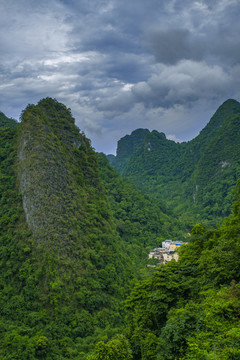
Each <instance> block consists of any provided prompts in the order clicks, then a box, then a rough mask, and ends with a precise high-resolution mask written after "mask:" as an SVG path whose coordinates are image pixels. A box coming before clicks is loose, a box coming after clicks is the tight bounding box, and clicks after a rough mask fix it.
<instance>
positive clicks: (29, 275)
mask: <svg viewBox="0 0 240 360" xmlns="http://www.w3.org/2000/svg"><path fill="white" fill-rule="evenodd" d="M0 133H1V168H0V175H1V177H0V179H1V188H0V189H1V205H0V208H1V214H0V215H1V217H0V219H1V226H0V250H1V262H0V267H1V277H0V289H1V296H0V309H1V310H0V315H1V321H0V331H1V336H0V337H1V349H0V357H1V358H3V359H7V358H9V359H10V358H11V359H35V358H36V359H38V358H44V359H45V358H46V359H57V358H61V359H65V358H67V359H69V358H71V357H72V356H73V354H74V353H75V352H77V353H78V354H81V352H82V351H83V350H84V349H83V348H84V346H88V345H86V344H85V345H84V341H83V339H85V338H86V337H88V336H92V337H93V338H94V336H95V335H94V332H95V331H96V329H102V330H103V329H104V328H106V327H107V326H109V325H110V324H111V327H114V326H116V325H117V324H119V323H120V322H121V321H120V318H121V316H120V313H119V312H120V303H121V299H122V297H123V290H122V289H123V285H124V286H125V287H126V289H127V284H128V283H129V281H130V278H131V276H132V275H131V270H130V269H129V266H130V265H128V264H129V263H130V262H129V260H128V258H127V257H126V255H125V254H124V252H123V244H122V243H121V241H120V238H119V235H118V233H117V230H116V226H115V223H114V219H113V216H112V213H111V211H110V207H109V203H108V199H107V196H106V191H105V189H104V187H103V185H102V181H101V179H100V175H99V170H98V159H97V155H96V154H95V152H94V151H93V149H92V148H91V146H90V143H89V140H88V139H87V138H86V137H85V136H84V135H83V134H82V133H80V132H79V129H78V128H77V127H76V126H75V124H74V119H73V118H72V116H71V113H70V111H69V110H68V109H67V108H66V107H65V106H64V105H63V104H60V103H58V102H57V101H55V100H53V99H50V98H47V99H44V100H42V101H40V102H39V103H38V105H36V106H34V105H29V106H28V107H27V108H26V110H25V111H24V112H23V114H22V121H21V123H20V125H19V126H18V129H17V131H16V130H15V129H11V128H9V127H4V128H3V129H1V132H0ZM98 331H99V332H100V330H98ZM95 338H96V336H95ZM84 351H85V350H84ZM6 356H8V357H6Z"/></svg>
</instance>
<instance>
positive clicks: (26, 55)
mask: <svg viewBox="0 0 240 360" xmlns="http://www.w3.org/2000/svg"><path fill="white" fill-rule="evenodd" d="M0 14H1V16H0V34H1V35H0V49H1V51H0V111H2V112H3V113H4V114H5V115H7V116H8V117H13V118H15V119H17V120H18V119H19V118H20V115H21V112H22V111H23V110H24V109H25V107H26V106H27V105H28V104H37V103H38V101H39V100H41V99H43V98H46V97H49V96H50V97H53V98H55V99H57V100H58V101H59V102H61V103H63V104H64V105H66V106H67V107H68V108H70V109H71V111H72V114H73V116H74V118H75V121H76V125H77V126H78V127H79V128H80V129H81V131H83V132H84V133H85V134H86V135H87V137H88V138H90V139H91V143H92V146H93V147H94V148H95V149H96V151H98V152H104V153H106V154H109V153H113V154H114V153H115V151H116V147H117V141H118V140H119V139H120V138H121V137H123V136H125V135H126V134H130V133H131V132H132V131H133V130H135V129H137V128H148V129H149V130H154V129H155V130H158V131H159V132H164V133H165V134H166V136H167V137H168V138H169V139H172V140H175V141H179V142H181V141H188V140H191V139H192V138H194V137H195V136H197V135H198V133H199V131H200V130H201V129H202V128H203V127H204V126H205V125H206V124H207V123H208V121H209V120H210V118H211V116H212V115H213V114H214V112H215V111H216V110H217V108H218V107H219V106H220V105H221V104H222V103H223V102H224V101H225V100H227V99H229V98H233V99H236V100H237V101H239V100H240V36H239V34H240V21H239V16H240V1H239V0H207V1H205V0H202V1H201V0H199V1H194V0H41V1H39V0H8V1H6V0H0Z"/></svg>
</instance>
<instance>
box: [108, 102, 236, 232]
mask: <svg viewBox="0 0 240 360" xmlns="http://www.w3.org/2000/svg"><path fill="white" fill-rule="evenodd" d="M239 142H240V104H239V103H238V102H237V101H236V100H232V99H229V100H227V101H225V102H224V103H223V104H222V105H221V106H220V107H219V108H218V109H217V111H216V113H215V114H214V115H213V117H212V118H211V119H210V121H209V123H208V124H207V125H206V126H205V128H204V129H203V130H202V131H201V132H200V134H199V135H198V136H197V137H196V138H194V139H193V140H191V141H189V142H187V143H175V142H174V141H171V140H168V139H166V136H165V135H164V134H163V133H159V132H157V131H155V130H154V131H152V132H150V131H148V130H147V129H138V130H135V131H134V132H133V133H132V134H131V135H127V136H125V137H123V138H122V139H120V140H119V142H118V148H117V155H116V157H113V156H111V157H109V160H110V162H111V164H112V165H113V166H114V167H115V168H116V169H117V170H118V171H119V172H120V173H121V174H122V175H123V176H125V177H127V178H128V179H130V180H131V181H132V182H133V183H134V184H136V186H137V187H138V188H140V189H144V190H145V191H146V192H147V193H149V194H151V195H153V196H154V197H157V198H159V199H162V200H164V201H165V202H166V203H167V205H168V206H169V207H170V208H171V209H173V211H174V212H175V213H176V215H180V216H181V217H182V221H183V222H185V224H186V226H189V225H193V224H194V222H196V221H199V220H201V221H203V222H205V223H208V224H216V222H217V221H218V220H220V221H221V218H222V217H223V216H227V215H229V214H231V211H232V202H233V196H232V191H233V188H234V186H235V184H236V182H237V179H238V178H239V176H240V161H239V159H240V153H239V151H240V150H239V149H240V146H239V145H240V143H239ZM187 218H188V219H189V220H190V221H189V220H187Z"/></svg>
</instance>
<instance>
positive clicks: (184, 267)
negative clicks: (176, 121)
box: [0, 98, 240, 360]
mask: <svg viewBox="0 0 240 360" xmlns="http://www.w3.org/2000/svg"><path fill="white" fill-rule="evenodd" d="M239 149H240V104H239V103H238V102H237V101H236V100H232V99H229V100H227V101H225V102H224V103H223V104H222V105H221V106H220V107H219V108H218V109H217V111H216V113H215V114H214V115H213V117H212V118H211V119H210V121H209V123H208V124H207V126H206V127H205V128H204V129H203V130H202V131H201V132H200V134H199V135H198V136H197V137H196V138H195V139H193V140H191V141H189V142H187V143H175V142H173V141H171V140H168V139H167V138H166V136H165V134H163V133H161V132H158V131H156V130H153V131H149V130H147V129H137V130H135V131H133V132H132V134H131V135H126V136H125V137H124V138H122V139H120V140H119V142H118V149H117V155H116V156H113V155H107V156H106V155H105V154H103V153H96V152H95V151H94V149H93V148H92V147H91V143H90V140H89V139H87V138H86V136H85V135H84V133H83V132H82V131H81V130H80V129H78V128H77V127H76V125H75V120H74V118H73V117H72V114H71V111H70V109H68V108H66V106H65V105H64V104H61V103H59V102H58V101H57V100H55V99H52V98H45V99H42V100H40V101H39V103H38V104H37V105H28V106H27V107H26V109H25V110H24V111H23V113H22V116H21V122H20V123H17V122H16V121H15V120H14V119H9V118H8V117H7V116H6V115H4V114H3V113H0V159H1V161H0V269H1V272H0V274H1V275H0V358H1V359H3V360H10V359H14V360H15V359H16V360H37V359H46V360H52V359H54V360H55V359H57V360H65V359H66V360H67V359H68V360H69V359H74V360H110V359H111V360H120V359H126V360H172V359H179V360H180V359H181V360H193V359H200V360H201V359H223V360H232V359H238V358H239V357H240V350H239V349H240V341H239V338H240V337H239V334H240V327H239V313H240V275H239V274H240V262H239V258H240V180H238V178H240V160H239V159H240V153H239V152H240V150H239ZM166 239H172V240H171V242H170V240H166ZM179 239H180V240H181V241H179ZM184 242H187V245H184ZM180 245H181V246H180ZM160 246H162V247H160ZM176 247H177V248H178V251H177V253H175V254H178V256H177V257H175V259H172V258H170V257H167V256H170V255H173V254H174V251H175V250H176ZM153 249H154V250H153ZM161 249H162V250H164V251H162V250H161ZM150 254H151V256H150ZM149 256H150V257H152V261H153V263H151V262H150V263H149V260H148V257H149ZM154 257H155V259H154ZM150 260H151V259H150ZM155 260H156V261H157V264H156V263H155V262H154V261H155ZM158 260H161V261H158ZM176 260H177V261H176ZM148 264H150V265H152V266H147V265H148Z"/></svg>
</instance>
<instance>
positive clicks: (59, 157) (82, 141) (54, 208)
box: [18, 99, 102, 252]
mask: <svg viewBox="0 0 240 360" xmlns="http://www.w3.org/2000/svg"><path fill="white" fill-rule="evenodd" d="M92 152H93V150H92V149H91V147H90V145H89V142H88V140H87V139H86V138H85V136H84V135H82V134H81V133H80V132H79V130H78V129H77V128H76V127H75V125H74V121H73V119H72V117H71V114H70V112H69V111H68V110H67V109H66V107H65V106H64V105H62V104H59V103H57V102H56V101H54V100H52V99H45V100H42V101H41V102H40V103H39V104H38V105H37V106H32V105H30V106H28V108H27V109H26V110H25V112H24V113H23V116H22V123H21V128H20V131H19V140H18V168H19V169H18V170H19V171H18V179H19V188H20V192H21V194H22V199H23V208H24V211H25V215H26V220H27V223H28V226H29V228H30V229H31V231H32V233H33V235H34V237H35V239H36V240H37V242H38V244H47V246H49V243H52V244H53V246H54V248H55V250H57V249H58V250H59V249H60V250H59V251H60V252H64V248H67V247H69V246H70V242H71V236H72V232H73V229H76V227H79V224H80V223H81V222H82V221H83V218H84V216H81V215H83V213H84V211H85V212H86V211H87V209H86V207H87V206H88V204H87V202H86V197H87V196H88V195H89V198H90V199H89V203H91V201H92V202H93V201H94V199H95V200H96V197H97V196H98V195H96V194H97V193H99V192H102V189H101V185H100V183H99V179H98V175H97V166H96V161H95V160H94V156H93V154H92ZM91 154H92V155H91ZM91 156H92V159H91ZM91 162H92V163H91ZM90 163H91V164H90ZM92 187H94V191H93V192H92V194H91V195H90V194H88V193H89V188H92ZM77 189H78V190H79V191H77ZM93 193H94V194H93ZM81 197H82V198H81ZM93 198H94V199H93ZM77 219H78V220H79V221H77ZM80 228H81V230H79V234H78V239H79V238H82V237H84V236H82V234H81V233H82V231H83V230H82V229H83V226H82V227H80Z"/></svg>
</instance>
